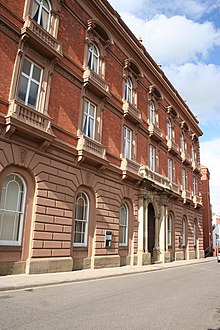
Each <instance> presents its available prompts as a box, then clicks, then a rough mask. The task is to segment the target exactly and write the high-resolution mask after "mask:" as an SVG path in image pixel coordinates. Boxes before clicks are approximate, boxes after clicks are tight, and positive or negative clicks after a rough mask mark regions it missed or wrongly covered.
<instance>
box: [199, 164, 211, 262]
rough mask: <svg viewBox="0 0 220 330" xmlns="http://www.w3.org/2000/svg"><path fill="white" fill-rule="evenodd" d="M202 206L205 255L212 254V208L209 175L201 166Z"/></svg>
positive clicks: (205, 168) (206, 169)
mask: <svg viewBox="0 0 220 330" xmlns="http://www.w3.org/2000/svg"><path fill="white" fill-rule="evenodd" d="M201 174H202V178H201V180H202V191H201V192H202V204H203V247H204V251H205V255H207V256H208V255H210V254H211V253H212V249H213V244H212V208H211V204H210V186H209V182H210V173H209V170H208V168H207V167H205V166H201Z"/></svg>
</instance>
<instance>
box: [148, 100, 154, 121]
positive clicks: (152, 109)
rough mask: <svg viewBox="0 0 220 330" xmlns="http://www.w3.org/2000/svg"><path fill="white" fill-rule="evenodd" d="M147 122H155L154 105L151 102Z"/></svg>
mask: <svg viewBox="0 0 220 330" xmlns="http://www.w3.org/2000/svg"><path fill="white" fill-rule="evenodd" d="M149 123H150V124H155V105H154V103H153V102H150V103H149Z"/></svg>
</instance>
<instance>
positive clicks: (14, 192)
mask: <svg viewBox="0 0 220 330" xmlns="http://www.w3.org/2000/svg"><path fill="white" fill-rule="evenodd" d="M18 197H19V186H18V184H17V183H16V182H14V181H11V182H10V183H9V184H8V186H7V195H6V203H5V209H6V210H10V211H18V210H17V201H18Z"/></svg>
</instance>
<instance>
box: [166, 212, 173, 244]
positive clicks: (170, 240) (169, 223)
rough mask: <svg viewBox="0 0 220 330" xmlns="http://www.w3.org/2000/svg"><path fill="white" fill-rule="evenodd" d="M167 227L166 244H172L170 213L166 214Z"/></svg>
mask: <svg viewBox="0 0 220 330" xmlns="http://www.w3.org/2000/svg"><path fill="white" fill-rule="evenodd" d="M167 225H168V227H167V234H168V235H167V236H168V237H167V239H168V242H167V243H168V246H172V216H171V214H169V215H168V224H167Z"/></svg>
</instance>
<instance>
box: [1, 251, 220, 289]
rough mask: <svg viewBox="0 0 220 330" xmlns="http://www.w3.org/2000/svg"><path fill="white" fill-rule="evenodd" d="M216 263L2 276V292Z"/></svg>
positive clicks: (170, 263) (176, 263) (180, 262)
mask: <svg viewBox="0 0 220 330" xmlns="http://www.w3.org/2000/svg"><path fill="white" fill-rule="evenodd" d="M211 261H213V262H214V261H215V262H216V257H208V258H204V259H192V260H179V261H173V262H169V263H165V264H152V265H147V266H123V267H114V268H102V269H92V270H91V269H88V270H78V271H72V272H62V273H47V274H31V275H30V274H19V275H7V276H0V291H9V290H22V289H32V288H36V287H44V286H52V285H59V284H67V283H74V282H83V281H90V280H97V279H103V278H110V277H117V276H125V275H132V274H140V273H147V272H152V271H160V270H166V269H170V268H176V267H184V266H190V265H195V264H200V263H206V262H211Z"/></svg>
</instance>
